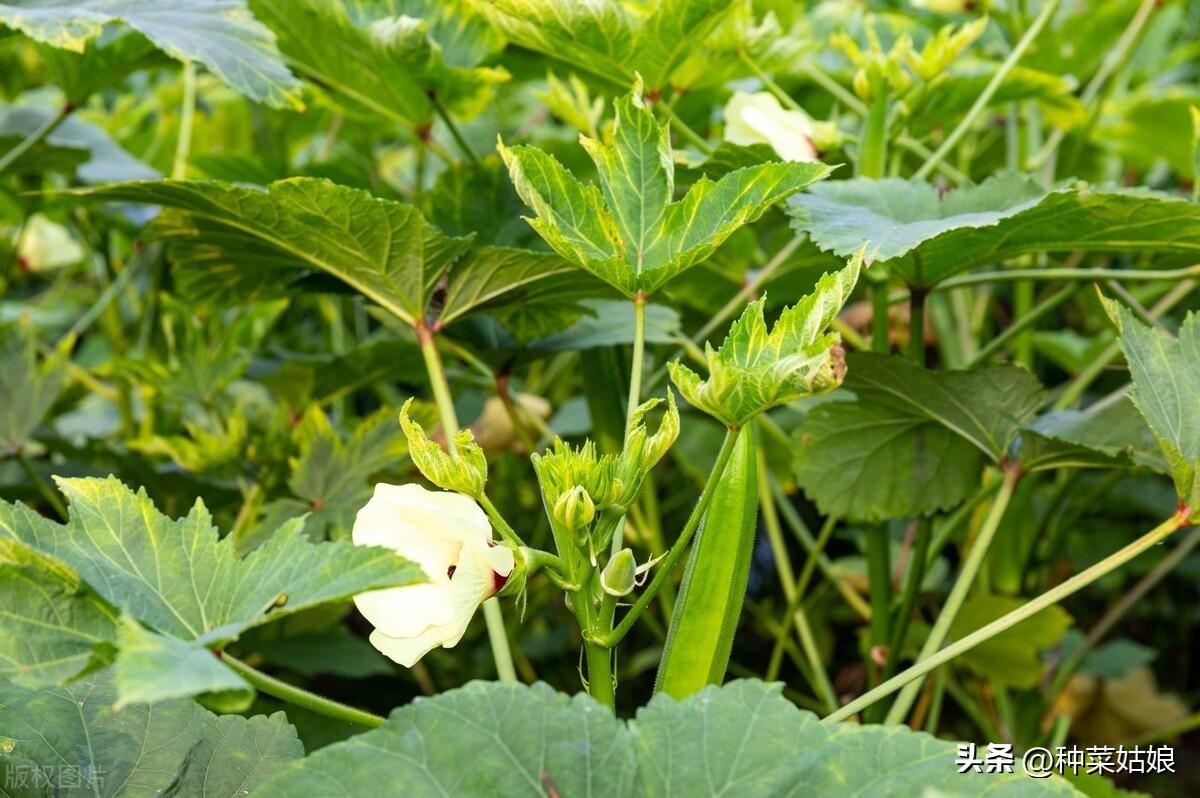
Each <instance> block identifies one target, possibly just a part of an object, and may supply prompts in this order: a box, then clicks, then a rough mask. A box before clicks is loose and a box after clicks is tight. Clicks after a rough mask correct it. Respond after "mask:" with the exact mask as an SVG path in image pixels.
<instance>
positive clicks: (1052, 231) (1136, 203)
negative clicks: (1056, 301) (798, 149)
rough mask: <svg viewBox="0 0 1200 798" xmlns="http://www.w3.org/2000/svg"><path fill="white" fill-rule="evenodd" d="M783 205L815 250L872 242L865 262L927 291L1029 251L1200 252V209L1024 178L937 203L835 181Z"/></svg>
mask: <svg viewBox="0 0 1200 798" xmlns="http://www.w3.org/2000/svg"><path fill="white" fill-rule="evenodd" d="M789 209H790V212H791V213H792V215H793V216H794V217H795V223H794V224H795V227H796V228H797V229H798V230H803V231H806V232H808V233H809V234H810V235H811V236H812V238H813V241H814V242H815V243H816V244H817V245H818V246H819V247H821V249H824V250H827V251H831V252H833V253H834V254H837V255H842V256H845V255H849V254H851V253H852V252H854V251H856V250H857V249H858V248H859V247H861V246H862V244H863V242H864V241H867V242H870V246H869V248H868V251H867V256H868V258H870V259H874V260H879V261H888V262H892V263H893V264H894V265H895V267H896V268H898V269H899V270H900V272H901V273H902V274H903V275H904V276H905V278H906V279H908V280H909V281H910V282H913V283H915V284H920V285H925V286H930V285H933V284H935V283H937V282H939V281H941V280H943V279H945V278H946V277H949V276H950V275H952V274H956V273H958V272H961V271H966V270H968V269H971V268H973V267H975V266H978V265H980V264H982V263H989V262H995V261H1000V260H1003V259H1005V258H1011V257H1014V256H1017V255H1023V254H1026V253H1030V252H1076V251H1080V252H1151V253H1155V254H1165V253H1183V254H1193V255H1194V254H1195V253H1197V252H1200V205H1196V204H1194V203H1190V202H1187V201H1185V200H1182V199H1179V198H1177V197H1171V196H1168V195H1165V194H1156V193H1153V192H1149V191H1142V190H1120V189H1105V188H1096V187H1091V186H1087V185H1083V184H1081V185H1079V186H1078V187H1069V186H1065V185H1060V186H1057V187H1055V188H1053V189H1051V190H1049V191H1046V190H1045V189H1042V188H1041V187H1040V186H1039V185H1038V184H1037V183H1036V182H1035V181H1034V180H1033V179H1032V178H1030V177H1028V176H1025V175H1013V174H1009V175H1001V176H999V177H993V178H989V179H988V180H985V181H984V182H982V183H980V184H979V185H976V186H964V187H962V188H959V189H956V190H954V191H951V192H949V193H948V194H946V196H945V198H943V199H939V198H938V191H937V189H936V187H934V186H933V185H931V184H929V183H925V182H923V181H920V180H916V179H913V180H902V179H899V178H887V179H884V180H867V179H860V178H856V179H853V180H839V181H835V182H830V183H822V184H820V185H817V186H814V187H813V188H812V189H811V190H810V191H809V193H806V194H801V195H798V196H796V197H794V198H793V199H792V200H791V202H790V203H789ZM916 255H920V274H919V276H918V273H917V265H916V262H915V261H914V257H915V256H916Z"/></svg>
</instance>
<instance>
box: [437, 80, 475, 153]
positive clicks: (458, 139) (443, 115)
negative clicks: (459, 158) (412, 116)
mask: <svg viewBox="0 0 1200 798" xmlns="http://www.w3.org/2000/svg"><path fill="white" fill-rule="evenodd" d="M429 103H430V105H432V106H433V110H434V112H435V113H436V114H437V115H438V118H440V119H441V120H442V122H444V123H445V125H446V129H447V130H449V131H450V135H451V136H453V137H454V143H455V144H457V145H458V149H459V150H460V151H461V152H462V154H463V156H464V157H465V158H466V159H467V160H468V161H470V162H471V163H473V164H478V163H479V156H478V155H476V154H475V150H474V149H472V147H471V145H470V144H469V143H468V142H467V139H466V137H465V136H463V134H462V131H461V130H459V129H458V123H457V122H455V121H454V117H452V116H450V112H449V111H447V110H446V106H444V105H442V101H441V100H439V99H438V96H437V94H435V93H434V92H430V93H429ZM431 149H432V148H431Z"/></svg>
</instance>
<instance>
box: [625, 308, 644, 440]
mask: <svg viewBox="0 0 1200 798" xmlns="http://www.w3.org/2000/svg"><path fill="white" fill-rule="evenodd" d="M645 360H646V297H645V295H644V294H642V293H640V292H639V293H638V295H637V296H636V297H634V299H633V360H632V362H631V363H630V364H629V401H628V402H627V403H626V405H625V439H626V440H628V439H629V433H630V432H632V431H633V417H634V414H635V413H636V412H637V409H638V405H640V404H641V403H642V368H643V366H644V364H645Z"/></svg>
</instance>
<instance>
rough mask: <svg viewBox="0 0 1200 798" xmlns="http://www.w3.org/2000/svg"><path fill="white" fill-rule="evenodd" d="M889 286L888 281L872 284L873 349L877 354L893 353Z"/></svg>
mask: <svg viewBox="0 0 1200 798" xmlns="http://www.w3.org/2000/svg"><path fill="white" fill-rule="evenodd" d="M890 304H891V302H890V300H889V299H888V284H887V281H886V280H881V281H878V282H872V283H871V348H872V349H873V350H875V351H876V352H883V353H885V354H886V353H888V352H890V351H892V341H891V336H890V334H889V331H888V308H889V307H890Z"/></svg>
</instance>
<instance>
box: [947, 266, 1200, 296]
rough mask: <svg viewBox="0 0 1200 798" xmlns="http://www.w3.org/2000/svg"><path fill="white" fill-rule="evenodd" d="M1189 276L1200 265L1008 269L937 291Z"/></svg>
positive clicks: (1198, 273) (957, 280) (1198, 272)
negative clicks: (1026, 283) (992, 285)
mask: <svg viewBox="0 0 1200 798" xmlns="http://www.w3.org/2000/svg"><path fill="white" fill-rule="evenodd" d="M1188 277H1200V264H1196V265H1194V266H1188V267H1186V268H1183V269H1162V270H1150V269H1067V268H1063V269H1005V270H1004V271H998V272H975V273H973V274H963V275H960V276H958V277H951V278H949V279H948V280H943V281H941V282H940V283H938V284H937V285H936V286H935V287H934V290H936V291H946V290H948V289H951V288H961V287H962V286H964V285H980V284H981V283H1013V282H1020V281H1023V280H1038V281H1051V282H1081V283H1098V282H1103V281H1105V280H1118V281H1120V282H1123V283H1153V282H1173V281H1175V280H1183V279H1186V278H1188Z"/></svg>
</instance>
